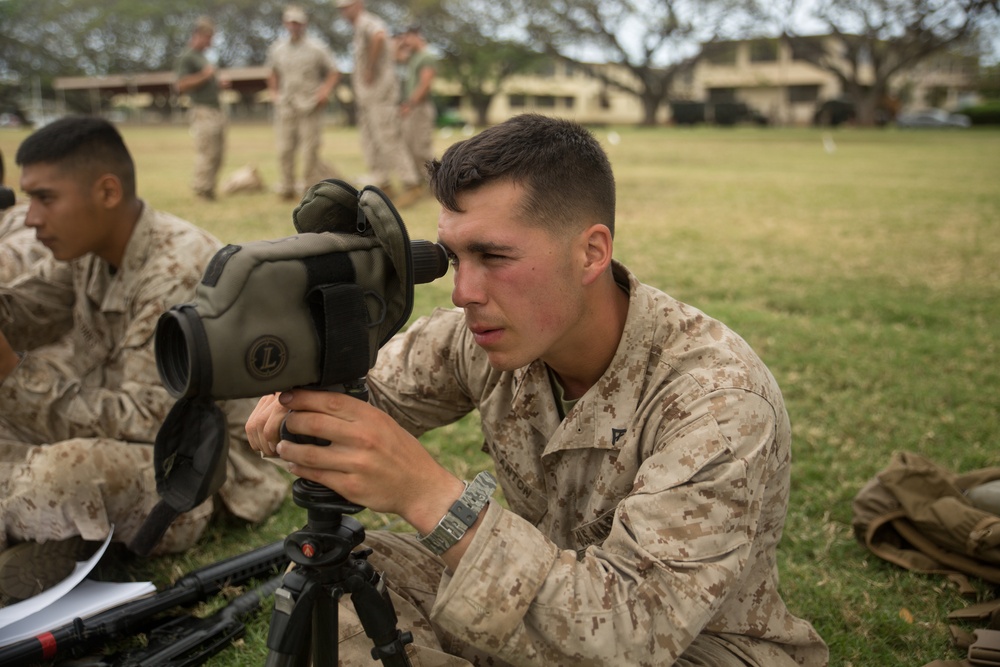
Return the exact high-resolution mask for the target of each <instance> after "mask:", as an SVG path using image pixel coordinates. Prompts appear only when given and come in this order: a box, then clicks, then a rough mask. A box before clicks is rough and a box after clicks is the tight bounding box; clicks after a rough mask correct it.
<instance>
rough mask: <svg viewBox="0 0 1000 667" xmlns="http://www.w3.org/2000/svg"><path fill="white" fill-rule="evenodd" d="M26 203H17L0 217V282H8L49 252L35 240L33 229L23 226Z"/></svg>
mask: <svg viewBox="0 0 1000 667" xmlns="http://www.w3.org/2000/svg"><path fill="white" fill-rule="evenodd" d="M27 214H28V205H27V204H19V205H17V206H13V207H11V208H9V209H7V210H6V211H4V212H3V217H2V218H0V283H9V282H10V281H12V280H14V278H16V277H18V276H19V275H21V274H22V273H24V272H25V271H27V270H28V268H30V267H31V266H32V265H33V264H34V263H35V262H37V261H38V260H39V259H41V258H42V257H45V256H46V255H48V254H49V252H48V250H46V249H45V246H43V245H42V244H41V243H39V242H38V241H36V240H35V230H33V229H31V228H29V227H25V226H24V217H25V216H26V215H27Z"/></svg>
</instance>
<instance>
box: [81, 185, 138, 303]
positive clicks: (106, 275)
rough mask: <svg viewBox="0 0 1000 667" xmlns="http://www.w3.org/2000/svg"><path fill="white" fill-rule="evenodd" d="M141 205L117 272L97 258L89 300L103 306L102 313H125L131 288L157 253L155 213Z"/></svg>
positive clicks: (91, 273)
mask: <svg viewBox="0 0 1000 667" xmlns="http://www.w3.org/2000/svg"><path fill="white" fill-rule="evenodd" d="M140 203H141V204H142V212H141V213H140V214H139V219H138V220H137V221H136V223H135V227H134V228H133V229H132V236H130V237H129V240H128V243H127V244H126V246H125V253H124V254H123V255H122V262H121V266H119V267H118V270H117V271H115V272H114V273H112V272H111V267H110V266H109V265H108V263H107V262H105V261H104V260H101V259H96V258H95V260H94V264H93V266H92V269H91V272H90V280H89V282H88V284H87V297H88V298H89V299H90V300H91V301H92V302H94V303H95V304H100V309H101V311H103V312H115V313H122V312H125V309H126V307H127V304H126V296H127V294H128V286H129V284H130V283H131V282H132V281H133V280H134V279H135V278H134V276H135V275H136V274H137V273H139V272H140V271H141V270H142V267H143V266H145V265H146V262H147V261H148V260H149V256H150V254H151V253H152V252H153V251H154V248H153V247H152V246H153V224H152V214H151V212H150V210H149V207H148V206H146V204H145V202H140Z"/></svg>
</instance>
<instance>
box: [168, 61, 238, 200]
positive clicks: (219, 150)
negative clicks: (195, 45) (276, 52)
mask: <svg viewBox="0 0 1000 667" xmlns="http://www.w3.org/2000/svg"><path fill="white" fill-rule="evenodd" d="M207 65H208V60H207V59H206V58H205V55H204V54H203V53H202V52H201V51H198V50H197V49H190V48H189V49H188V50H187V51H185V52H184V53H183V54H182V55H181V57H180V58H179V59H178V60H177V67H176V70H175V71H176V74H177V78H178V79H180V78H183V77H185V76H188V75H191V74H195V73H197V72H201V71H202V70H203V69H205V67H206V66H207ZM187 95H188V98H189V99H190V100H191V109H190V110H189V111H188V117H189V120H190V128H191V136H192V137H193V138H194V148H195V154H196V158H195V165H194V175H193V176H192V179H191V189H192V190H194V192H195V193H196V194H198V195H202V196H209V197H211V196H214V195H215V185H216V183H218V181H219V169H220V168H221V167H222V157H223V153H224V151H225V145H226V114H225V112H224V111H223V110H222V106H221V104H220V102H219V79H218V77H217V76H213V77H212V78H211V79H209V80H208V81H206V82H205V83H203V84H202V85H200V86H199V87H198V88H196V89H193V90H190V91H188V93H187Z"/></svg>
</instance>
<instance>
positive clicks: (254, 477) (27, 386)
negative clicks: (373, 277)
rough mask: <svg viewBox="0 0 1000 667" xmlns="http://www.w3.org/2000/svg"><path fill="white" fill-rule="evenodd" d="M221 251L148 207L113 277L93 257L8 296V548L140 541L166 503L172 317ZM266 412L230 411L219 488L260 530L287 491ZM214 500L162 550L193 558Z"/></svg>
mask: <svg viewBox="0 0 1000 667" xmlns="http://www.w3.org/2000/svg"><path fill="white" fill-rule="evenodd" d="M219 247H220V244H219V242H218V241H217V240H216V239H214V238H212V237H211V236H210V235H208V234H207V233H206V232H204V231H202V230H200V229H198V228H196V227H194V226H192V225H190V224H189V223H187V222H184V221H183V220H180V219H178V218H175V217H173V216H170V215H167V214H165V213H159V212H156V211H154V210H152V209H151V208H149V207H148V206H146V207H144V209H143V212H142V215H141V216H140V218H139V220H138V222H137V223H136V226H135V229H134V231H133V233H132V237H131V239H130V240H129V243H128V247H127V248H126V251H125V255H124V257H123V259H122V264H121V266H120V267H119V268H118V270H117V271H116V272H114V273H112V272H111V271H109V267H108V265H107V264H106V263H105V262H104V261H103V260H101V259H99V258H98V257H96V256H94V255H87V256H85V257H83V258H80V259H77V260H74V261H72V262H60V261H56V260H54V259H53V258H51V257H47V258H46V259H43V260H42V261H40V262H39V263H38V264H37V265H36V266H35V267H34V268H33V270H32V271H30V272H28V273H26V274H24V275H22V276H20V277H19V278H18V279H17V280H15V281H13V282H12V283H10V284H9V285H6V286H0V331H3V332H4V334H5V335H6V336H7V338H8V339H9V341H10V343H11V346H12V347H13V348H14V349H15V350H21V351H24V350H26V352H24V353H23V356H22V359H21V362H20V364H19V366H18V368H17V369H16V370H15V371H14V372H13V373H11V374H10V375H9V376H8V377H7V378H6V379H5V380H4V381H3V382H2V384H0V548H3V547H4V546H6V544H7V542H8V540H11V541H22V540H37V541H47V540H50V539H64V538H66V537H71V536H73V535H77V534H79V535H82V536H83V537H84V538H85V539H92V540H93V539H103V538H104V537H105V536H106V535H107V533H108V527H109V524H111V523H113V524H115V539H116V541H121V542H127V541H129V540H130V539H131V537H132V536H133V534H134V533H135V531H136V530H137V529H138V527H139V524H140V523H141V521H142V519H143V518H144V516H145V515H146V513H148V511H149V510H150V509H151V508H152V506H153V505H154V504H155V503H156V501H157V499H158V498H157V495H156V489H155V483H154V481H153V470H152V446H151V444H150V443H152V442H153V440H154V438H155V436H156V432H157V431H158V430H159V427H160V424H161V423H162V421H163V419H164V417H165V416H166V414H167V412H169V410H170V408H171V407H172V406H173V399H171V398H170V396H169V395H168V394H167V392H166V390H165V389H164V388H163V386H162V385H161V383H160V380H159V375H158V373H157V370H156V359H155V354H154V347H153V338H154V336H153V334H154V331H155V328H156V322H157V319H158V318H159V316H160V314H161V313H162V312H163V311H164V310H166V309H167V308H168V307H169V306H171V305H173V304H177V303H182V302H185V301H188V300H190V299H191V297H192V296H193V293H194V287H195V285H196V284H197V282H198V281H199V280H200V278H201V275H202V272H203V270H204V267H205V266H206V264H207V263H208V261H209V259H210V258H211V257H212V256H213V255H214V254H215V252H216V251H217V250H218V249H219ZM253 403H254V402H253V401H250V400H245V401H230V402H229V403H227V404H226V405H225V406H224V409H225V410H226V412H227V414H228V415H229V423H230V434H231V441H230V460H229V477H228V479H227V481H226V484H225V486H224V487H223V489H222V490H221V491H220V494H219V495H220V497H221V499H222V501H223V503H224V504H225V506H226V507H227V508H228V509H229V510H230V511H232V512H233V513H234V514H236V515H237V516H240V517H242V518H244V519H247V520H250V521H259V520H261V519H263V518H264V517H266V516H268V515H269V514H270V513H271V512H273V511H274V510H275V509H276V508H277V506H278V505H279V504H280V503H281V501H282V499H283V497H284V494H285V491H286V488H287V487H286V482H285V481H284V479H283V477H282V475H281V473H280V472H279V471H278V470H277V469H276V468H275V467H274V466H271V465H268V464H266V463H265V462H263V461H261V460H260V458H259V457H256V456H253V455H252V452H251V451H250V449H249V446H248V445H247V443H246V439H245V437H246V436H245V434H244V433H243V424H244V423H245V420H246V417H247V416H248V415H249V412H250V410H252V408H253ZM211 512H212V501H211V500H209V501H207V502H206V503H205V505H204V506H202V507H200V508H196V509H195V510H193V511H192V512H191V513H189V514H188V515H185V516H184V517H182V518H181V519H180V520H179V521H178V523H177V525H175V526H174V527H173V528H172V531H171V532H170V533H168V535H167V537H166V538H165V539H164V541H163V542H162V543H161V544H160V545H159V547H158V549H159V550H160V551H178V550H183V549H185V548H187V547H189V546H190V545H191V544H192V543H193V542H194V541H195V540H196V539H197V537H198V535H199V534H200V533H201V531H202V530H203V529H204V527H205V526H206V525H207V522H208V519H209V517H210V515H211Z"/></svg>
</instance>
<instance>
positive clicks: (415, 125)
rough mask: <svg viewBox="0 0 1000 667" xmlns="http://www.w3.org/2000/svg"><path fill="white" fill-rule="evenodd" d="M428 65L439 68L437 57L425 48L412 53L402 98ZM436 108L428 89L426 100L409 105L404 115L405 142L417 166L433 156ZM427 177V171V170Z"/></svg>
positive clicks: (420, 166)
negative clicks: (407, 111)
mask: <svg viewBox="0 0 1000 667" xmlns="http://www.w3.org/2000/svg"><path fill="white" fill-rule="evenodd" d="M425 67H431V68H435V69H436V68H437V59H436V58H435V57H434V56H433V55H432V54H431V53H429V52H428V51H427V50H426V49H425V50H423V51H418V52H416V53H414V54H413V55H412V56H410V59H409V61H407V63H406V80H405V81H404V82H403V101H406V100H408V99H409V98H410V96H411V95H412V94H413V91H414V90H415V89H416V88H417V86H418V85H419V83H420V72H421V70H423V69H424V68H425ZM436 118H437V111H436V110H435V109H434V102H433V101H431V96H430V94H429V93H428V95H427V97H426V98H424V100H423V101H422V102H420V103H418V104H416V105H414V106H412V107H411V108H410V111H409V113H407V114H406V115H404V116H403V118H402V121H401V122H402V132H403V143H404V144H406V149H407V150H408V151H410V157H412V158H413V163H414V164H415V165H416V167H417V169H418V170H421V171H422V169H421V168H422V166H423V165H424V164H425V163H427V162H428V161H429V160H433V159H434V121H435V119H436ZM424 176H425V180H426V174H424Z"/></svg>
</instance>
